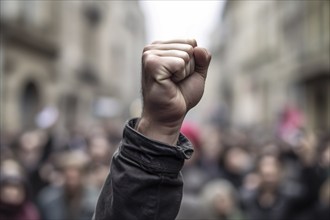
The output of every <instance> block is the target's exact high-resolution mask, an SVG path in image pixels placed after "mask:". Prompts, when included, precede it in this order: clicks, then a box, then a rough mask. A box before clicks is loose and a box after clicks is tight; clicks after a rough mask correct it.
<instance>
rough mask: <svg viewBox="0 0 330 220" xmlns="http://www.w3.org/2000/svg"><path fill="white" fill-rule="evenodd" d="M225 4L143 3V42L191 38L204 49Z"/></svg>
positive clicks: (142, 1) (215, 2)
mask: <svg viewBox="0 0 330 220" xmlns="http://www.w3.org/2000/svg"><path fill="white" fill-rule="evenodd" d="M224 2H225V1H215V0H213V1H169V0H167V1H152V0H149V1H146V0H141V1H140V4H141V7H142V10H143V11H144V12H145V20H146V26H147V27H146V28H147V42H148V43H151V42H152V41H154V40H166V39H172V38H178V37H180V38H195V39H196V40H197V42H198V44H199V45H200V46H203V47H208V45H209V36H210V33H211V32H212V30H213V29H214V27H215V25H216V24H218V22H219V19H220V13H221V10H222V7H223V4H224Z"/></svg>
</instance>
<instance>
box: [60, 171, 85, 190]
mask: <svg viewBox="0 0 330 220" xmlns="http://www.w3.org/2000/svg"><path fill="white" fill-rule="evenodd" d="M63 174H64V179H65V186H66V188H67V189H69V190H74V189H76V188H79V186H81V184H82V171H81V170H80V169H79V168H76V167H67V168H65V170H64V172H63Z"/></svg>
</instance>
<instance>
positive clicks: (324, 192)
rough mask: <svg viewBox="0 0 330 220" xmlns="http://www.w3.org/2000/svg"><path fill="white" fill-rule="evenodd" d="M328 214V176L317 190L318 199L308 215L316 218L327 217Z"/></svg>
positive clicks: (329, 189)
mask: <svg viewBox="0 0 330 220" xmlns="http://www.w3.org/2000/svg"><path fill="white" fill-rule="evenodd" d="M329 216H330V178H328V180H327V181H325V182H324V183H323V185H322V186H321V189H320V192H319V201H318V203H317V204H316V206H315V207H314V210H313V212H312V213H311V216H310V217H315V218H316V219H318V220H326V219H329Z"/></svg>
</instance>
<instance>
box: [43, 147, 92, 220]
mask: <svg viewBox="0 0 330 220" xmlns="http://www.w3.org/2000/svg"><path fill="white" fill-rule="evenodd" d="M87 163H88V157H87V155H86V154H85V153H84V152H83V151H81V150H75V151H65V152H63V153H62V154H60V156H59V158H58V166H59V168H60V170H61V174H62V176H63V183H62V184H61V185H50V186H48V187H46V188H44V189H43V190H42V191H41V192H40V193H39V195H38V205H39V207H40V211H41V215H42V219H44V220H48V219H49V220H50V219H52V220H53V219H61V220H84V219H86V220H87V219H91V218H92V216H93V211H94V207H95V205H96V201H97V196H98V192H99V191H98V190H97V189H96V188H94V187H91V186H89V185H86V184H85V181H84V178H85V176H84V174H85V173H84V172H85V168H86V165H87Z"/></svg>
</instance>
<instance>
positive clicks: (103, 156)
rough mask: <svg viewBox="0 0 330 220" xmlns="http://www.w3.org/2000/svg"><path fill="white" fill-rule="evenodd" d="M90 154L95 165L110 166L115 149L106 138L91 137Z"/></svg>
mask: <svg viewBox="0 0 330 220" xmlns="http://www.w3.org/2000/svg"><path fill="white" fill-rule="evenodd" d="M88 153H89V155H90V157H91V160H92V162H93V163H103V164H108V163H109V162H110V159H111V157H112V154H113V147H111V145H110V143H109V141H108V140H107V138H106V137H105V136H94V137H91V139H90V141H89V145H88Z"/></svg>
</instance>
